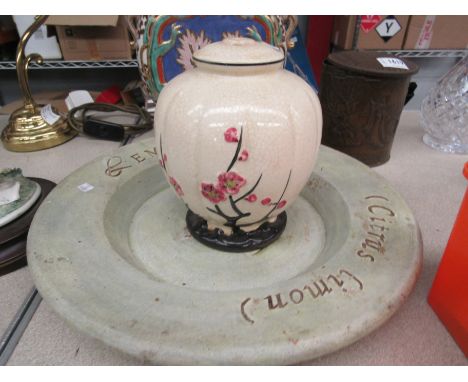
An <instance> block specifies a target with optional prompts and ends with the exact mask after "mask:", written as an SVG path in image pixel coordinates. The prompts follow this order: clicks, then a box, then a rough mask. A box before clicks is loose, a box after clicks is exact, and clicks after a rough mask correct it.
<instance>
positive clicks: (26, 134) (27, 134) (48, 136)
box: [1, 105, 77, 152]
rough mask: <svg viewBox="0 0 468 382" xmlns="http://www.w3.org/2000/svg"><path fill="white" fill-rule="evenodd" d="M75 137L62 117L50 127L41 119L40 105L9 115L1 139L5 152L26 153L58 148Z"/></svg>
mask: <svg viewBox="0 0 468 382" xmlns="http://www.w3.org/2000/svg"><path fill="white" fill-rule="evenodd" d="M76 135H77V132H76V131H75V130H73V129H72V128H71V127H70V126H68V124H67V121H66V120H65V119H63V118H62V117H60V119H59V120H58V121H57V122H55V123H54V124H53V125H50V124H48V123H47V122H46V121H45V120H44V118H42V116H41V106H40V105H26V106H25V107H22V108H20V109H18V110H16V111H14V112H13V113H12V114H11V116H10V120H9V122H8V125H7V127H5V129H3V131H2V136H1V139H2V142H3V146H5V148H6V149H7V150H10V151H19V152H27V151H37V150H43V149H48V148H50V147H54V146H58V145H60V144H62V143H65V142H67V141H69V140H70V139H72V138H73V137H75V136H76Z"/></svg>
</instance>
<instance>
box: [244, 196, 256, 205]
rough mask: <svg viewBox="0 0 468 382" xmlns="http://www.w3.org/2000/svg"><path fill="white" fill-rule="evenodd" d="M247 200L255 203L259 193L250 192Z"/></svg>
mask: <svg viewBox="0 0 468 382" xmlns="http://www.w3.org/2000/svg"><path fill="white" fill-rule="evenodd" d="M245 200H247V201H248V202H250V203H254V202H256V201H257V195H255V194H250V195H249V196H247V197H246V198H245Z"/></svg>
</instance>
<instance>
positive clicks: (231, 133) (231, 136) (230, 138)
mask: <svg viewBox="0 0 468 382" xmlns="http://www.w3.org/2000/svg"><path fill="white" fill-rule="evenodd" d="M224 139H225V140H226V142H230V143H231V142H239V139H238V138H237V129H236V128H235V127H230V128H229V129H227V130H226V131H225V132H224Z"/></svg>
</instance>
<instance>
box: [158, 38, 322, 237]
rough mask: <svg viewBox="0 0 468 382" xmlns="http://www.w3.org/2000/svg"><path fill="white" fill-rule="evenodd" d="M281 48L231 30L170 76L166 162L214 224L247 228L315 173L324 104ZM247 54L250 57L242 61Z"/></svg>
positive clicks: (161, 143) (183, 194)
mask: <svg viewBox="0 0 468 382" xmlns="http://www.w3.org/2000/svg"><path fill="white" fill-rule="evenodd" d="M281 56H282V53H280V52H279V51H278V50H277V49H275V48H273V47H270V46H269V45H267V44H265V43H258V42H255V41H253V40H251V39H246V38H237V39H226V40H223V41H222V42H218V43H215V44H211V45H208V46H207V47H205V48H203V49H201V50H199V51H197V52H196V53H195V54H194V61H195V62H196V64H197V68H195V69H193V70H190V71H187V72H185V73H182V74H181V75H179V76H177V77H176V78H174V79H173V80H171V81H170V82H169V83H168V84H167V85H166V86H165V88H164V89H163V91H162V93H161V94H160V96H159V99H158V103H157V107H156V112H155V131H156V150H157V153H158V155H159V158H160V164H161V166H162V168H163V170H164V172H165V174H166V177H167V179H168V181H169V183H170V184H171V185H172V187H173V189H174V190H175V192H176V193H177V195H178V196H179V197H180V198H181V199H182V200H183V201H184V202H185V203H186V204H187V205H188V206H189V208H190V209H191V210H192V211H193V212H195V213H196V214H198V215H200V216H202V217H203V218H205V219H206V220H207V221H208V225H209V227H212V228H214V227H218V228H221V229H223V230H224V231H225V232H226V231H227V232H229V229H230V228H231V227H233V226H237V227H240V228H242V229H244V230H246V231H248V230H253V229H256V228H257V227H258V226H259V225H260V224H261V223H263V222H265V221H267V220H270V221H272V220H274V219H275V217H276V216H277V215H278V214H279V213H281V212H282V211H284V210H285V209H286V208H288V207H289V206H290V205H292V204H293V202H294V201H295V200H296V198H297V196H298V195H299V192H300V191H301V189H302V188H303V187H304V185H305V183H306V181H307V179H308V178H309V176H310V174H311V172H312V169H313V166H314V163H315V160H316V156H317V153H318V147H319V144H320V139H321V129H322V114H321V108H320V104H319V101H318V98H317V97H316V95H315V93H314V91H313V90H312V88H310V86H309V85H307V84H306V83H305V82H304V81H303V80H302V79H301V78H300V77H298V76H296V75H295V74H292V73H290V72H288V71H286V70H283V69H282V65H283V64H282V62H279V63H278V58H281ZM197 60H205V61H206V62H208V61H209V62H210V64H207V63H206V62H202V61H197ZM242 62H245V63H248V64H249V65H245V66H233V65H242ZM266 62H276V63H275V64H267V65H264V64H263V63H266ZM226 63H230V64H233V63H234V64H233V65H225V64H226ZM252 64H254V65H252Z"/></svg>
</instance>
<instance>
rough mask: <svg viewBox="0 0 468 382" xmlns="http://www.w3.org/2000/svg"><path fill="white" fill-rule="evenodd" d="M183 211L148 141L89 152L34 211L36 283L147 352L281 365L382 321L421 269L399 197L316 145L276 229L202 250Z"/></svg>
mask: <svg viewBox="0 0 468 382" xmlns="http://www.w3.org/2000/svg"><path fill="white" fill-rule="evenodd" d="M83 183H89V184H91V185H93V186H94V188H93V189H92V190H89V191H88V192H83V191H81V190H80V188H79V186H80V185H82V184H83ZM185 212H186V207H185V205H184V203H183V202H182V201H181V200H179V199H177V196H176V194H175V193H174V192H173V190H171V189H170V186H169V185H168V184H167V182H166V180H165V177H164V174H163V171H161V169H160V168H159V166H158V158H157V156H156V152H155V148H154V140H153V139H151V140H146V141H144V142H141V143H137V144H132V145H128V146H125V147H122V148H120V149H119V150H117V151H115V152H114V153H112V154H110V155H106V156H103V157H101V158H98V159H96V160H94V161H93V162H91V163H89V164H87V165H86V166H84V167H83V168H81V169H79V170H78V171H76V172H75V173H73V174H71V175H70V176H68V177H67V178H66V179H65V180H64V181H63V182H61V183H60V184H59V185H58V186H57V187H56V188H55V189H54V190H53V191H52V192H51V193H50V194H49V196H48V197H47V199H46V200H45V201H44V202H43V203H42V204H41V207H40V208H39V210H38V211H37V213H36V216H35V218H34V221H33V223H32V226H31V229H30V231H29V236H28V243H27V246H28V247H27V256H28V264H29V269H30V270H31V272H32V275H33V278H34V281H35V284H36V286H37V288H38V290H39V292H40V293H41V295H42V296H43V297H44V300H45V301H46V303H47V304H49V305H50V306H51V307H52V308H53V309H54V310H55V311H56V312H57V313H58V314H59V315H60V316H62V317H63V318H64V319H65V320H66V321H68V322H69V323H70V324H72V325H73V326H75V327H76V328H78V329H79V330H81V331H83V332H85V333H87V334H89V335H91V336H93V337H95V338H98V339H100V340H102V341H104V342H105V343H107V344H109V345H112V346H114V347H116V348H118V349H120V350H122V351H124V352H127V353H130V354H132V355H134V356H136V357H139V358H141V359H145V360H146V361H147V362H152V363H156V364H178V365H180V364H234V365H239V364H291V363H298V362H301V361H306V360H310V359H312V358H314V357H318V356H320V355H323V354H326V353H329V352H332V351H334V350H337V349H339V348H342V347H344V346H346V345H348V344H350V343H352V342H354V341H357V340H358V339H360V338H361V337H363V336H365V335H366V334H368V333H370V332H371V331H372V330H374V329H376V328H377V327H379V326H380V325H382V324H383V323H384V322H385V321H386V320H387V319H388V318H389V317H390V316H391V315H392V314H393V313H395V312H396V310H397V309H398V308H399V307H400V306H401V304H402V303H403V302H404V301H405V299H406V298H407V296H408V295H409V293H410V292H411V290H412V288H413V286H414V283H415V281H416V278H417V276H418V273H419V270H420V267H421V259H422V252H421V251H422V244H421V239H420V235H419V230H418V227H417V223H416V221H415V219H414V216H413V214H412V213H411V211H410V210H409V208H408V206H407V205H406V203H405V202H404V200H403V199H402V197H401V196H400V195H399V194H398V193H397V192H395V191H394V190H393V189H392V187H391V186H390V185H389V184H388V183H387V182H386V181H385V180H384V179H383V178H381V177H380V176H378V175H377V174H376V173H375V172H373V171H371V170H370V169H369V168H368V167H366V166H364V165H362V164H361V163H359V162H357V161H356V160H354V159H352V158H350V157H348V156H346V155H344V154H341V153H339V152H337V151H334V150H332V149H329V148H327V147H323V146H322V147H321V148H320V153H319V156H318V160H317V166H316V167H315V170H314V172H313V174H312V176H311V177H310V178H309V180H308V181H307V182H306V186H305V187H304V189H303V190H302V192H301V194H300V196H299V198H298V199H297V201H296V203H294V205H292V206H291V208H290V209H289V210H288V215H289V220H290V222H289V223H288V225H287V226H286V229H285V231H284V233H283V235H282V236H281V237H280V238H279V239H278V240H277V241H276V242H274V243H273V244H272V245H270V246H268V247H266V248H264V249H262V250H258V251H254V252H245V253H226V252H220V251H216V250H214V249H210V248H208V247H206V246H204V245H202V244H200V243H199V242H197V241H196V240H195V239H194V238H193V237H192V236H191V235H190V234H189V233H188V232H187V229H186V228H185V225H184V216H185Z"/></svg>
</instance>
